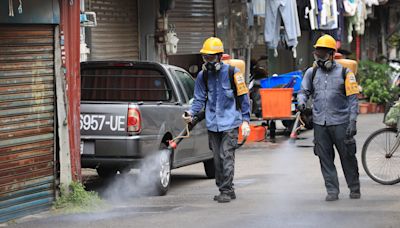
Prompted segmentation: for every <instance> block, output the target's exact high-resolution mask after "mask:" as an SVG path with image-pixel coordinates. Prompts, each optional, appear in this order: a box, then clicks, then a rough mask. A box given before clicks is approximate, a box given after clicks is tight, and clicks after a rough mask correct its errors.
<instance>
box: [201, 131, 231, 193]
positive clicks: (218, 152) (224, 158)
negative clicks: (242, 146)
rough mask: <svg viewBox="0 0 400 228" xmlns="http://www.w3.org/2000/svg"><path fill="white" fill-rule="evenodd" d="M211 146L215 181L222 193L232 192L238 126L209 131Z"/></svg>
mask: <svg viewBox="0 0 400 228" xmlns="http://www.w3.org/2000/svg"><path fill="white" fill-rule="evenodd" d="M208 138H209V140H210V146H211V149H212V151H213V154H214V165H215V183H216V185H217V187H218V189H219V191H220V192H221V193H231V192H233V191H234V188H233V176H234V171H235V149H236V147H237V140H238V128H234V129H231V130H227V131H224V132H212V131H208Z"/></svg>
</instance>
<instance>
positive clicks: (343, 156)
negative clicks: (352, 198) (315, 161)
mask: <svg viewBox="0 0 400 228" xmlns="http://www.w3.org/2000/svg"><path fill="white" fill-rule="evenodd" d="M347 126H348V123H345V124H340V125H334V126H321V125H318V124H314V144H315V147H314V153H315V155H317V156H318V157H319V161H320V165H321V172H322V176H323V177H324V180H325V187H326V190H327V192H328V194H339V192H340V191H339V181H338V176H337V172H336V167H335V164H334V160H335V150H334V148H333V146H334V145H335V147H336V149H337V151H338V153H339V157H340V161H341V164H342V168H343V173H344V176H345V178H346V182H347V186H348V187H349V189H350V191H351V192H358V191H360V180H359V173H358V164H357V158H356V150H357V149H356V144H355V140H354V138H351V139H346V129H347Z"/></svg>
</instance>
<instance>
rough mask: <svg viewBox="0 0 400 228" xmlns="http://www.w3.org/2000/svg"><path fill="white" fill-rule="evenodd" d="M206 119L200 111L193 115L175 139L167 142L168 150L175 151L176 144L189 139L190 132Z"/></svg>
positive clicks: (244, 140)
mask: <svg viewBox="0 0 400 228" xmlns="http://www.w3.org/2000/svg"><path fill="white" fill-rule="evenodd" d="M205 117H206V113H205V111H201V112H199V113H198V114H197V115H195V116H194V117H193V120H192V122H190V123H188V124H186V126H185V128H184V129H183V130H182V131H181V132H180V133H179V135H178V136H176V137H175V138H173V139H172V140H169V141H168V144H169V146H168V149H169V150H172V149H176V148H177V146H178V144H179V143H180V142H181V141H182V140H183V139H185V138H189V137H190V131H191V130H192V129H193V128H194V127H195V126H196V125H197V124H198V123H199V122H201V121H202V120H204V119H205ZM246 139H247V137H244V138H243V141H242V142H240V143H238V145H237V147H236V149H238V148H239V147H241V146H242V145H243V144H244V143H245V142H246Z"/></svg>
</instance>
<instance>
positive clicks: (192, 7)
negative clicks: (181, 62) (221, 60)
mask: <svg viewBox="0 0 400 228" xmlns="http://www.w3.org/2000/svg"><path fill="white" fill-rule="evenodd" d="M214 17H215V16H214V1H213V0H191V1H187V0H176V1H175V8H174V9H173V10H171V12H170V13H169V16H168V24H173V25H174V26H175V31H176V33H177V35H178V38H179V42H178V53H177V54H199V51H200V49H201V47H202V44H203V42H204V40H205V39H207V38H208V37H210V36H214V34H215V23H214V21H215V20H214Z"/></svg>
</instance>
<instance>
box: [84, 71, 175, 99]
mask: <svg viewBox="0 0 400 228" xmlns="http://www.w3.org/2000/svg"><path fill="white" fill-rule="evenodd" d="M81 88H82V89H81V97H82V100H84V101H168V102H170V101H171V102H172V101H173V99H174V98H173V95H172V90H171V86H170V84H169V83H168V80H167V78H166V76H165V75H164V74H162V73H161V72H159V71H157V70H152V69H129V68H121V67H115V68H112V67H111V68H96V69H84V70H82V72H81Z"/></svg>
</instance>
